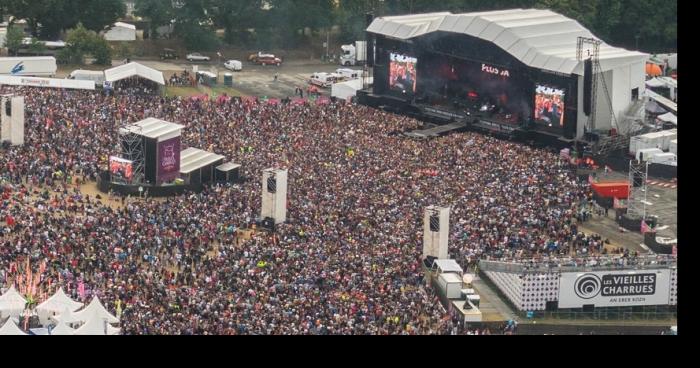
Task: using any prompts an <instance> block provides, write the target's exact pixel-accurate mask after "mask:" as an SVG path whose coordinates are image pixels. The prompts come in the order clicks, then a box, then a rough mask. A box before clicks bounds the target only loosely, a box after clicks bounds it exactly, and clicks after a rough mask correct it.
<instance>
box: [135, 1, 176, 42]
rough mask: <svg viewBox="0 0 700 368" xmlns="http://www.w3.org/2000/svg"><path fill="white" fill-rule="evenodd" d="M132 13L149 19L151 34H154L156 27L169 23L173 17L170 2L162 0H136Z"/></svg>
mask: <svg viewBox="0 0 700 368" xmlns="http://www.w3.org/2000/svg"><path fill="white" fill-rule="evenodd" d="M134 14H136V15H137V16H139V17H144V18H147V19H148V20H149V21H150V27H151V33H152V34H156V29H157V28H158V27H160V26H166V25H169V24H170V22H171V21H172V20H174V19H175V14H174V9H173V7H172V5H171V2H169V1H163V0H136V3H135V4H134Z"/></svg>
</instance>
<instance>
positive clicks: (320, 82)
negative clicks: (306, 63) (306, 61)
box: [309, 73, 339, 88]
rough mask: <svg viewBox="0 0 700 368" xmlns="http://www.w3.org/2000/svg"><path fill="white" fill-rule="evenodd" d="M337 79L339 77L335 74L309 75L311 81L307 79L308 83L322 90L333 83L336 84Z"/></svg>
mask: <svg viewBox="0 0 700 368" xmlns="http://www.w3.org/2000/svg"><path fill="white" fill-rule="evenodd" d="M338 79H339V75H338V74H335V73H314V74H312V75H311V79H309V83H311V84H313V85H315V86H319V87H323V88H328V87H330V86H332V85H333V83H336V82H337V81H338Z"/></svg>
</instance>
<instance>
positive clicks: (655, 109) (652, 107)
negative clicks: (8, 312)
mask: <svg viewBox="0 0 700 368" xmlns="http://www.w3.org/2000/svg"><path fill="white" fill-rule="evenodd" d="M646 110H647V112H649V113H651V114H664V113H666V110H664V108H663V107H661V106H659V104H658V103H656V101H651V100H650V101H649V102H647V105H646Z"/></svg>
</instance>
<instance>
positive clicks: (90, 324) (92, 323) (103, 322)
mask: <svg viewBox="0 0 700 368" xmlns="http://www.w3.org/2000/svg"><path fill="white" fill-rule="evenodd" d="M93 300H94V299H93ZM85 309H86V310H87V308H85ZM107 319H108V318H103V317H100V315H99V311H97V310H93V311H92V312H90V314H89V315H87V320H86V321H85V323H84V324H83V325H82V326H80V328H78V329H76V330H75V331H74V332H73V335H103V336H104V335H117V334H119V332H120V331H121V329H119V328H116V327H113V326H110V324H109V322H108V321H107Z"/></svg>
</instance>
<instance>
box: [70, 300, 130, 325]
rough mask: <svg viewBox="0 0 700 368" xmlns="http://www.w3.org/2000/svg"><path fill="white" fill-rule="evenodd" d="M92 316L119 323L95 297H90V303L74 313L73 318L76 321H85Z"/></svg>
mask: <svg viewBox="0 0 700 368" xmlns="http://www.w3.org/2000/svg"><path fill="white" fill-rule="evenodd" d="M92 317H96V318H98V319H100V320H103V319H104V320H107V322H108V323H119V318H117V317H115V316H114V315H112V314H111V313H109V311H108V310H107V309H106V308H105V307H104V306H103V305H102V303H100V299H99V298H97V297H94V298H92V301H91V302H90V304H88V305H87V307H85V308H84V309H83V310H81V311H78V312H75V313H74V319H76V320H78V321H84V322H86V321H88V320H89V319H91V318H92ZM86 323H87V322H86Z"/></svg>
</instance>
